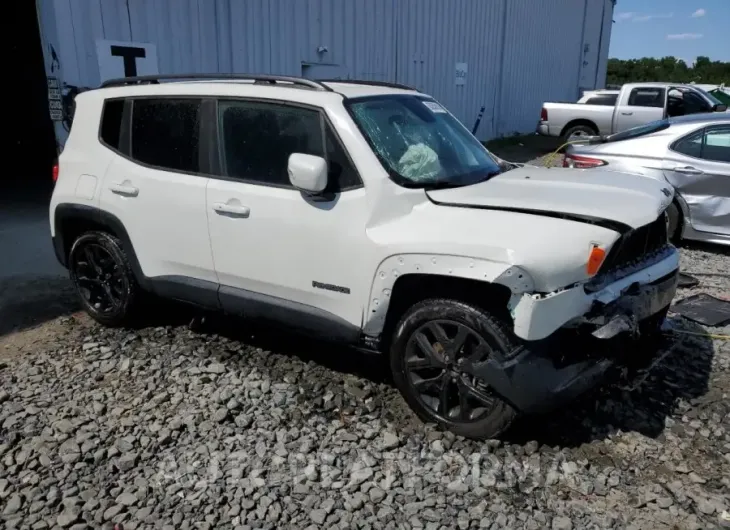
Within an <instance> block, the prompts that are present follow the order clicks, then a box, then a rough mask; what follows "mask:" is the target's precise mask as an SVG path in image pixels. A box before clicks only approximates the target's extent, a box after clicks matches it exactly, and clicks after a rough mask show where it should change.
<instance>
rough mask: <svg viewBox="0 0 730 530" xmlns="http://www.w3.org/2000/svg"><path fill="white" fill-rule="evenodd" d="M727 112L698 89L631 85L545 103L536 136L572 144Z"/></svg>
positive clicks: (717, 101)
mask: <svg viewBox="0 0 730 530" xmlns="http://www.w3.org/2000/svg"><path fill="white" fill-rule="evenodd" d="M725 111H727V106H726V105H725V104H724V103H722V102H721V101H720V100H718V99H717V98H715V97H714V96H713V95H712V94H710V93H708V92H706V91H705V90H702V89H701V88H699V87H697V86H693V85H678V84H671V83H631V84H627V85H623V86H622V87H621V90H597V91H591V92H587V93H586V94H585V95H584V96H583V97H582V98H581V99H580V100H578V102H577V103H550V102H548V103H544V104H543V106H542V111H541V112H540V122H539V123H538V125H537V132H538V134H542V135H544V136H558V137H561V138H563V139H564V141H566V142H571V141H575V140H580V139H581V138H582V137H586V136H598V135H602V136H605V135H609V134H613V133H617V132H621V131H625V130H626V129H631V128H632V127H636V126H638V125H643V124H645V123H649V122H652V121H656V120H661V119H663V118H668V117H670V118H671V117H674V116H683V115H685V114H697V113H701V112H725Z"/></svg>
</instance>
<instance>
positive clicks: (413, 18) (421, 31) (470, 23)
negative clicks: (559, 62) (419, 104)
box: [396, 0, 504, 138]
mask: <svg viewBox="0 0 730 530" xmlns="http://www.w3.org/2000/svg"><path fill="white" fill-rule="evenodd" d="M398 6H399V10H398V39H397V42H398V45H397V47H396V55H397V57H398V71H397V76H396V78H397V81H398V82H401V83H405V84H407V85H411V86H415V87H417V88H418V89H419V90H423V91H424V92H428V93H429V94H431V95H432V96H433V97H435V98H436V99H437V100H439V101H440V102H441V103H442V104H443V105H445V106H446V107H447V108H448V109H449V110H450V111H451V112H452V113H454V114H455V115H456V116H457V117H458V118H459V119H460V120H461V121H463V122H464V124H465V125H466V126H467V127H468V128H469V129H471V128H472V126H473V124H474V122H475V120H476V118H477V115H478V114H479V109H480V108H481V107H482V106H484V107H485V112H484V116H483V117H482V121H481V123H480V126H479V130H478V131H477V135H478V136H479V137H480V138H489V137H492V136H494V135H495V133H496V131H495V129H494V115H495V113H494V107H495V103H496V100H495V96H496V92H497V86H498V78H499V70H500V57H501V47H502V13H503V10H504V0H489V1H484V0H452V1H450V2H443V1H441V0H404V1H401V2H399V4H398ZM456 63H466V64H467V76H466V84H465V85H456Z"/></svg>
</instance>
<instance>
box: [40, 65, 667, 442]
mask: <svg viewBox="0 0 730 530" xmlns="http://www.w3.org/2000/svg"><path fill="white" fill-rule="evenodd" d="M160 81H167V82H162V83H160ZM56 175H57V181H56V185H55V190H54V193H53V198H52V201H51V205H50V223H51V231H52V235H53V241H54V247H55V249H56V253H57V256H58V259H59V260H60V261H61V263H62V264H64V265H65V266H66V267H67V268H68V269H69V271H70V276H71V278H72V280H73V282H74V284H75V286H76V289H77V290H78V293H79V295H80V297H81V300H82V303H83V305H84V307H85V309H86V311H88V312H89V314H90V315H91V316H92V317H93V318H95V319H96V320H97V321H99V322H101V323H103V324H107V325H122V324H124V323H125V322H127V321H128V319H129V318H130V317H132V316H134V315H135V306H136V305H137V304H138V303H139V301H140V299H141V298H140V295H141V294H142V293H143V292H150V293H154V294H157V295H159V296H162V297H168V298H172V299H176V300H181V301H184V302H188V303H192V304H196V305H198V306H200V307H202V308H206V309H213V310H221V311H224V312H227V313H230V314H236V315H241V316H244V317H249V318H257V319H264V320H268V321H271V322H275V323H280V324H281V325H283V326H285V327H287V328H292V329H295V330H298V331H301V332H305V333H309V334H312V335H315V336H319V337H323V338H326V339H331V340H337V341H341V342H343V343H345V344H349V345H352V346H355V347H359V348H366V349H370V350H378V351H381V352H383V353H384V354H386V355H388V356H389V359H390V365H391V368H392V372H393V377H394V379H395V383H396V385H397V386H398V388H399V389H400V390H401V392H402V393H403V395H404V397H405V399H406V401H407V402H408V403H409V405H410V406H411V407H412V408H413V409H414V410H415V411H416V413H417V414H418V415H419V416H420V417H421V418H423V419H424V420H427V421H434V422H437V423H438V424H440V425H441V426H443V427H445V428H448V429H450V430H452V431H453V432H455V433H457V434H460V435H464V436H468V437H473V438H485V437H491V436H495V435H497V434H499V433H500V432H502V431H503V430H504V429H505V428H506V427H507V426H508V425H509V424H510V423H511V421H512V420H513V419H514V418H515V417H516V416H517V415H518V413H528V412H534V411H537V410H542V409H544V408H546V407H549V406H552V405H554V404H556V403H557V402H559V401H560V400H562V399H566V398H568V397H572V396H575V395H577V394H578V393H580V392H581V391H584V390H586V389H588V388H590V387H591V386H593V385H595V384H596V383H597V381H598V380H599V379H600V376H601V375H602V374H604V373H605V372H606V371H607V370H608V368H609V367H610V366H611V365H612V364H613V363H614V362H619V361H620V358H619V357H618V355H617V354H616V355H613V354H612V355H609V356H607V357H598V356H593V355H589V354H587V353H586V354H581V355H579V357H578V359H573V360H566V359H565V356H562V355H558V353H557V352H556V351H554V350H552V349H550V347H549V345H551V344H552V343H553V342H554V341H553V339H554V338H555V337H557V336H558V335H556V332H558V331H559V330H566V329H570V328H576V331H575V333H579V331H580V330H582V329H585V330H588V331H590V332H592V334H593V335H594V336H595V337H598V338H600V339H609V338H611V337H613V336H616V335H618V334H622V332H628V333H635V332H638V331H655V330H656V329H657V327H658V325H659V324H660V323H661V322H662V320H663V318H664V315H665V314H666V310H667V307H668V305H669V303H670V301H671V300H672V298H673V296H674V293H675V289H676V284H677V276H678V266H679V259H678V253H677V251H676V249H675V248H674V247H672V246H671V245H670V244H669V243H668V240H667V235H666V223H665V209H666V208H667V206H668V205H669V204H670V203H671V200H672V193H671V191H670V190H669V188H668V187H666V185H665V186H662V185H661V184H660V183H658V182H656V181H654V180H650V179H636V178H635V177H633V176H631V175H622V174H617V173H610V174H605V173H604V171H602V170H600V169H596V170H592V171H588V172H585V173H579V172H576V171H572V170H569V169H563V168H552V169H548V168H537V167H518V166H516V165H513V164H509V163H506V162H504V161H502V160H500V159H498V158H497V157H495V156H493V155H492V154H491V153H490V152H489V151H487V150H486V149H485V148H484V147H483V146H482V144H480V143H479V142H478V141H477V140H476V138H474V136H472V135H471V134H470V132H469V131H468V130H467V129H466V128H464V126H463V125H462V124H461V123H459V122H458V121H457V120H456V119H455V118H454V117H453V116H452V115H451V114H450V113H449V112H447V110H446V109H445V108H444V107H442V106H441V105H440V104H439V103H438V102H436V101H435V100H434V99H433V98H431V97H429V96H427V95H425V94H422V93H420V92H418V91H416V90H413V89H410V88H408V87H404V86H400V85H392V84H386V83H374V82H365V81H363V82H354V81H336V82H317V81H311V80H306V79H300V78H290V77H275V76H228V77H226V76H215V75H210V76H200V75H198V76H157V77H152V78H148V77H142V78H128V79H123V80H117V81H112V82H107V83H105V84H104V85H103V86H102V88H100V89H96V90H91V91H88V92H85V93H82V94H80V95H79V96H78V98H77V100H76V112H75V117H74V123H73V127H72V129H71V133H70V136H69V138H68V142H67V143H66V145H65V149H64V151H63V153H62V154H61V156H60V159H59V166H58V167H57V168H56ZM569 333H573V331H570V332H569ZM591 340H594V339H591ZM595 340H596V341H598V339H595ZM604 344H606V343H605V342H604ZM344 354H346V353H343V355H344ZM559 357H560V358H561V360H560V361H558V358H559Z"/></svg>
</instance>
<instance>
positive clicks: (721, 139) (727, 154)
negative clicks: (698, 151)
mask: <svg viewBox="0 0 730 530" xmlns="http://www.w3.org/2000/svg"><path fill="white" fill-rule="evenodd" d="M702 158H704V159H705V160H712V161H713V162H730V127H717V128H713V129H707V131H706V132H705V138H704V141H703V143H702Z"/></svg>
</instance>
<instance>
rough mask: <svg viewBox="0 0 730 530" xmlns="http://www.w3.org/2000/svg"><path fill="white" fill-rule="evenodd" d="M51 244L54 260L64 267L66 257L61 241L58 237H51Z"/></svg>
mask: <svg viewBox="0 0 730 530" xmlns="http://www.w3.org/2000/svg"><path fill="white" fill-rule="evenodd" d="M51 242H52V243H53V252H55V253H56V259H57V260H58V262H59V263H60V264H61V265H63V266H64V267H66V256H65V253H64V249H63V241H62V240H61V238H60V237H58V236H52V237H51Z"/></svg>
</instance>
